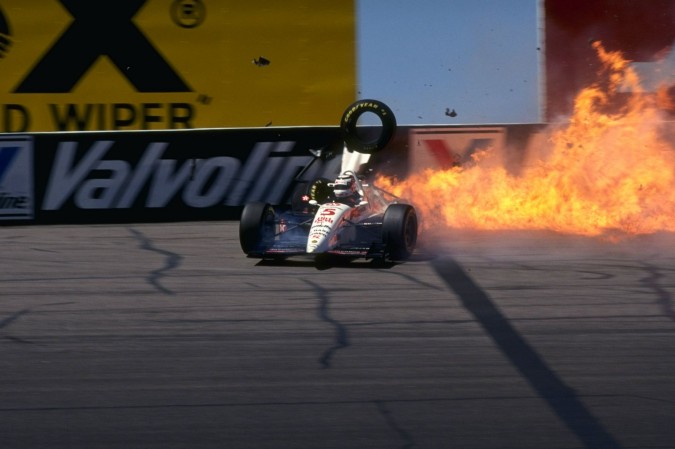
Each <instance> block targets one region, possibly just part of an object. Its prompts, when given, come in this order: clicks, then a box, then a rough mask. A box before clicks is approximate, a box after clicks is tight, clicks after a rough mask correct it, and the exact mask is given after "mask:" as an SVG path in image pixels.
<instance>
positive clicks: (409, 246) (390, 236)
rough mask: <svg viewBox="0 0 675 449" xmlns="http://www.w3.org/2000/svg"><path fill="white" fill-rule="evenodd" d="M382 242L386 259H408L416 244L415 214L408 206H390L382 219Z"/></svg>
mask: <svg viewBox="0 0 675 449" xmlns="http://www.w3.org/2000/svg"><path fill="white" fill-rule="evenodd" d="M382 241H383V243H384V247H385V252H386V257H387V258H389V259H391V260H405V259H408V258H409V257H410V256H411V255H412V253H413V251H414V250H415V245H416V244H417V214H416V213H415V209H414V208H413V207H412V206H410V205H408V204H391V205H390V206H389V207H387V210H386V211H385V212H384V218H383V219H382Z"/></svg>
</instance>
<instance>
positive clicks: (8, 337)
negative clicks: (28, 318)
mask: <svg viewBox="0 0 675 449" xmlns="http://www.w3.org/2000/svg"><path fill="white" fill-rule="evenodd" d="M30 312H31V310H30V309H23V310H19V311H18V312H16V313H13V314H12V315H10V316H8V317H7V318H5V319H3V320H0V330H2V333H3V334H5V335H3V338H4V339H6V340H10V341H13V342H16V343H24V344H25V343H31V344H32V342H31V341H28V340H24V339H23V338H19V337H14V336H12V335H7V334H6V333H5V331H4V330H3V329H5V328H6V327H9V325H11V324H12V323H13V322H15V321H16V320H18V319H19V318H21V316H23V315H26V314H28V313H30Z"/></svg>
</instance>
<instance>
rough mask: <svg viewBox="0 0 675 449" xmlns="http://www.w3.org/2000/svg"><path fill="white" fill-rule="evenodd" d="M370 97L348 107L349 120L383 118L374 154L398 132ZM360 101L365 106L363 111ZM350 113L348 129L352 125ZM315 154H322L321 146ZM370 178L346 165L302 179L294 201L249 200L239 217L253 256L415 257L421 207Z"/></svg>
mask: <svg viewBox="0 0 675 449" xmlns="http://www.w3.org/2000/svg"><path fill="white" fill-rule="evenodd" d="M369 101H370V102H369V103H364V101H363V100H362V101H361V102H357V103H355V104H354V105H356V106H357V107H356V109H355V108H354V105H352V106H350V108H349V109H347V111H346V112H345V116H347V119H348V120H347V125H351V124H353V123H354V121H355V120H356V116H357V115H358V113H362V112H365V111H366V110H371V112H374V113H376V114H377V115H378V116H380V117H381V119H382V122H383V130H382V133H381V134H380V137H379V140H378V142H375V146H369V144H368V145H366V147H367V148H366V153H368V154H370V153H373V152H374V151H378V150H379V149H381V148H382V147H383V146H384V144H386V142H387V141H388V140H389V138H391V134H392V133H393V130H392V129H391V128H392V126H391V123H392V121H393V114H392V113H391V111H390V110H389V109H388V108H387V107H386V106H385V105H384V104H382V103H380V102H374V101H372V100H369ZM360 104H364V105H365V106H363V108H362V109H363V110H361V109H360V108H359V107H358V106H359V105H360ZM372 109H374V110H372ZM350 111H352V112H353V111H356V114H349V113H350ZM345 116H343V123H342V125H341V126H342V127H343V130H344V129H345V128H347V125H345ZM393 123H394V125H393V126H394V127H395V122H393ZM384 125H386V126H384ZM352 128H353V127H352ZM387 134H388V136H387ZM383 135H384V137H383ZM359 149H360V148H356V150H357V151H358V150H359ZM361 149H362V148H361ZM313 154H314V155H315V158H321V157H322V154H321V151H320V150H319V151H316V152H313ZM315 160H316V159H315ZM310 164H311V162H310ZM361 168H363V167H361ZM368 178H369V177H368V176H367V175H366V174H365V173H362V172H361V170H358V171H357V170H349V169H348V170H343V171H341V173H340V174H339V175H338V176H337V178H336V179H334V180H329V179H325V178H319V179H315V180H313V181H312V182H310V183H305V184H300V185H299V188H298V189H296V191H295V193H294V195H293V199H292V201H291V202H290V204H282V205H271V204H266V203H262V202H252V203H248V204H246V205H245V206H244V209H243V211H242V214H241V218H240V222H239V239H240V243H241V248H242V250H243V251H244V253H246V254H247V255H248V256H249V257H255V258H261V259H280V258H285V257H289V256H295V255H309V256H321V255H334V256H344V257H349V258H366V259H375V260H392V261H398V260H405V259H407V258H409V257H410V256H411V254H412V253H413V250H414V248H415V244H416V242H417V231H418V222H417V214H416V212H415V209H414V208H413V206H411V205H410V204H406V203H405V202H403V201H402V200H401V199H400V198H398V197H396V196H394V195H392V194H391V193H388V192H386V191H384V190H382V189H380V188H378V187H377V186H375V185H374V184H373V183H372V182H371V181H370V180H369V179H368Z"/></svg>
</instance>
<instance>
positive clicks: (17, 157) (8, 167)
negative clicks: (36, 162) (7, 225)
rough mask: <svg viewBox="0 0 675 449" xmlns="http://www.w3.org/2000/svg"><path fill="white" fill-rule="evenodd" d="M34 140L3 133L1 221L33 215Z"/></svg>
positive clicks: (0, 144) (0, 148) (0, 147)
mask: <svg viewBox="0 0 675 449" xmlns="http://www.w3.org/2000/svg"><path fill="white" fill-rule="evenodd" d="M33 206H34V198H33V141H32V138H30V137H28V136H0V220H30V219H32V218H33Z"/></svg>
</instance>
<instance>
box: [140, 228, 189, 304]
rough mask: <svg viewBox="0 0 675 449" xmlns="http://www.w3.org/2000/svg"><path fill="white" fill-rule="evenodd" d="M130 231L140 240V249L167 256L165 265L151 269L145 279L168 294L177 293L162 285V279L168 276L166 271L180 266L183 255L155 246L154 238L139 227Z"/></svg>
mask: <svg viewBox="0 0 675 449" xmlns="http://www.w3.org/2000/svg"><path fill="white" fill-rule="evenodd" d="M129 232H130V233H131V234H132V235H133V236H134V238H135V239H136V240H138V242H139V244H140V246H139V248H140V249H143V250H146V251H152V252H155V253H158V254H161V255H162V256H164V257H165V262H164V266H163V267H162V268H158V269H157V270H153V271H151V272H150V274H149V275H148V276H146V278H145V280H146V281H147V282H148V284H150V285H152V286H153V287H155V288H156V289H157V290H158V291H160V292H162V293H165V294H167V295H175V294H176V293H175V292H174V291H172V290H171V289H169V288H167V287H165V286H163V285H162V283H161V280H162V278H164V277H166V276H167V274H166V273H167V272H168V271H171V270H174V269H176V268H178V267H179V266H180V264H181V261H182V259H183V256H181V255H180V254H177V253H174V252H172V251H168V250H164V249H160V248H157V247H155V246H154V244H153V243H152V240H151V239H150V238H148V237H146V236H145V234H143V233H142V232H141V231H139V230H137V229H133V228H130V229H129Z"/></svg>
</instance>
